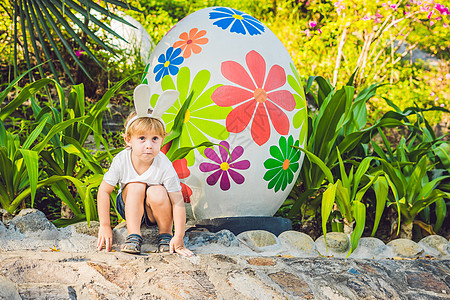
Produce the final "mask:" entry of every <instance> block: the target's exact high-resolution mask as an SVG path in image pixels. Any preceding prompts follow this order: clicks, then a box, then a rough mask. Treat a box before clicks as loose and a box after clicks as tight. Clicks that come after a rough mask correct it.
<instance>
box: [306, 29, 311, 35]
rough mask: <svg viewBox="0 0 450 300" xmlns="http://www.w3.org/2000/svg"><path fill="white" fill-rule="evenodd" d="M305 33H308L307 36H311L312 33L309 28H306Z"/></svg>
mask: <svg viewBox="0 0 450 300" xmlns="http://www.w3.org/2000/svg"><path fill="white" fill-rule="evenodd" d="M305 34H306V36H307V37H309V36H311V34H310V32H309V30H308V29H305Z"/></svg>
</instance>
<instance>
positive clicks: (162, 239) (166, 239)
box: [158, 233, 173, 245]
mask: <svg viewBox="0 0 450 300" xmlns="http://www.w3.org/2000/svg"><path fill="white" fill-rule="evenodd" d="M172 238H173V236H172V235H171V234H170V233H161V234H160V235H158V244H163V245H169V243H170V240H171V239H172Z"/></svg>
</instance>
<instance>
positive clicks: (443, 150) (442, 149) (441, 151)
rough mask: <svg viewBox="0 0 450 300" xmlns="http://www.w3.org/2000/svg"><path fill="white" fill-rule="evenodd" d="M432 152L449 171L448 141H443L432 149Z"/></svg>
mask: <svg viewBox="0 0 450 300" xmlns="http://www.w3.org/2000/svg"><path fill="white" fill-rule="evenodd" d="M434 153H435V154H436V155H437V156H438V157H439V160H440V161H441V163H442V165H443V166H444V168H446V169H447V171H448V172H450V143H449V142H445V143H442V144H440V145H439V147H437V148H435V149H434Z"/></svg>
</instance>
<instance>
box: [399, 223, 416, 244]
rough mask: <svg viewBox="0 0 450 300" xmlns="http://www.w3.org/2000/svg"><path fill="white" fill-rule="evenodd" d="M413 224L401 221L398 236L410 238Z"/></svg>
mask: <svg viewBox="0 0 450 300" xmlns="http://www.w3.org/2000/svg"><path fill="white" fill-rule="evenodd" d="M413 225H414V224H413V222H409V223H408V224H404V223H402V225H401V227H400V238H402V239H408V240H412V229H413Z"/></svg>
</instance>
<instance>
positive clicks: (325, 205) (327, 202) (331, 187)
mask: <svg viewBox="0 0 450 300" xmlns="http://www.w3.org/2000/svg"><path fill="white" fill-rule="evenodd" d="M336 186H337V184H331V183H330V184H328V187H327V189H326V191H325V192H323V197H322V210H321V215H322V231H323V237H324V239H325V248H326V249H327V251H328V246H327V222H328V218H329V217H330V213H331V210H332V209H333V205H334V199H335V197H336Z"/></svg>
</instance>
